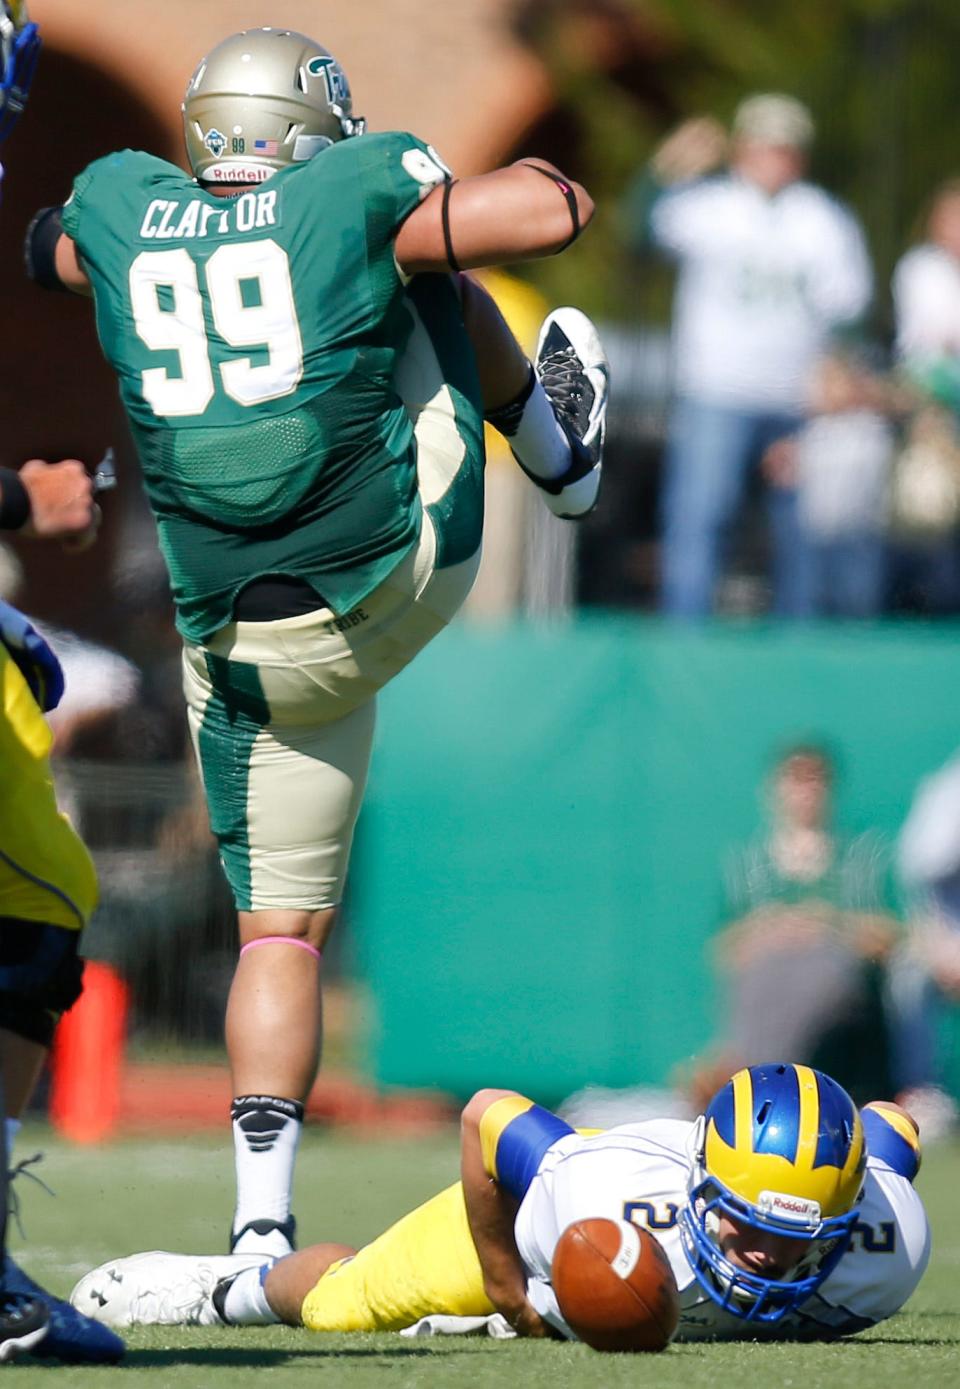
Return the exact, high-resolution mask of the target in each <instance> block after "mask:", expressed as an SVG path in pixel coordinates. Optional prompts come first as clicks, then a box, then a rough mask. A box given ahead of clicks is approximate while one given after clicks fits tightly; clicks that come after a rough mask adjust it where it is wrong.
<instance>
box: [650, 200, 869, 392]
mask: <svg viewBox="0 0 960 1389" xmlns="http://www.w3.org/2000/svg"><path fill="white" fill-rule="evenodd" d="M650 224H651V230H652V232H653V236H654V240H655V241H656V242H657V244H658V245H659V246H660V247H661V249H662V250H664V251H665V252H666V253H667V254H668V255H670V256H671V257H672V258H673V259H675V260H676V261H677V263H678V266H679V271H680V273H679V278H678V281H677V290H676V298H675V303H674V311H673V348H674V358H675V373H676V383H675V384H676V389H677V391H678V392H679V393H680V394H681V395H685V396H690V397H691V398H692V399H695V400H702V401H708V402H710V403H713V404H718V405H727V406H731V407H737V408H745V409H771V410H776V409H779V410H786V411H796V412H799V411H801V410H802V409H803V408H804V407H805V405H806V403H807V396H808V392H809V387H810V377H811V373H812V370H813V367H814V365H815V364H816V362H817V360H818V358H819V357H820V356H821V354H822V353H823V351H824V349H825V348H826V346H827V342H828V340H829V337H830V334H831V333H832V332H833V330H834V329H835V328H836V327H838V326H839V325H841V324H844V323H849V322H851V321H853V320H855V319H857V318H859V317H861V315H862V314H863V313H864V312H865V311H866V309H867V307H868V306H869V303H870V298H871V294H872V280H873V276H872V270H871V266H870V259H869V255H868V253H867V249H866V243H865V241H864V238H863V233H862V232H861V230H860V227H859V224H858V223H857V222H856V221H855V220H854V218H853V217H852V216H851V214H850V213H849V212H848V211H847V210H846V208H844V207H842V206H841V205H840V204H839V203H838V202H836V201H835V200H834V199H833V198H831V197H830V196H829V194H827V193H825V192H824V191H823V189H821V188H818V187H816V186H815V185H814V184H810V183H802V182H801V183H792V184H790V185H789V186H788V187H786V188H784V189H783V190H782V191H781V192H780V193H778V194H777V195H776V196H775V197H768V196H767V195H766V194H765V193H763V192H762V191H761V190H760V189H759V188H758V187H756V185H754V184H752V183H749V182H748V181H747V180H746V179H743V178H738V177H736V176H735V175H732V174H730V175H725V176H722V177H716V178H705V179H700V180H697V181H696V182H693V183H688V184H681V185H677V186H676V187H674V188H671V189H668V190H667V191H666V192H665V193H664V194H663V195H662V196H661V197H660V198H659V199H658V201H657V202H656V203H655V204H654V207H653V210H652V213H651V218H650Z"/></svg>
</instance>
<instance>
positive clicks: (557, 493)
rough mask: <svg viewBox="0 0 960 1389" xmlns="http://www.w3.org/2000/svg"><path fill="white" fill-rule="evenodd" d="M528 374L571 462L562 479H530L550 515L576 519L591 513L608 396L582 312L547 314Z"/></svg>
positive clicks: (596, 342) (600, 357) (603, 366)
mask: <svg viewBox="0 0 960 1389" xmlns="http://www.w3.org/2000/svg"><path fill="white" fill-rule="evenodd" d="M534 370H535V371H536V373H537V376H538V377H539V379H540V384H541V385H542V386H543V389H544V391H545V392H546V394H547V397H548V399H549V401H550V404H551V405H552V406H553V410H554V414H555V415H556V417H557V419H558V420H559V422H560V425H561V427H562V429H563V432H564V433H565V434H566V436H567V439H568V441H569V443H570V452H571V455H572V461H571V465H570V467H569V469H568V470H567V472H566V473H564V474H563V476H562V477H558V478H554V479H552V480H550V481H546V480H545V479H543V478H539V477H535V478H534V479H533V481H534V482H535V483H536V484H537V486H538V487H539V488H540V489H541V491H542V492H543V494H544V501H545V502H546V504H547V506H548V507H549V508H550V510H551V511H552V512H553V513H554V514H555V515H556V516H562V517H563V518H564V519H565V520H574V519H579V518H580V517H581V516H586V515H587V513H588V512H590V511H592V510H593V508H594V507H595V506H596V504H597V498H598V496H599V494H600V476H601V472H602V469H603V439H604V433H605V429H606V420H607V398H608V396H609V394H610V367H609V364H608V362H607V356H606V353H605V352H604V350H603V346H602V344H601V342H600V338H599V336H598V334H597V330H596V328H595V327H594V325H593V324H592V323H591V321H590V319H589V318H587V315H586V314H585V313H581V312H580V310H579V309H573V308H563V309H554V311H553V313H551V314H548V315H547V317H546V318H545V319H544V321H543V326H542V327H541V329H540V338H539V341H538V343H537V355H536V360H535V362H534ZM521 466H522V465H521ZM524 471H525V472H527V470H526V469H524ZM528 476H530V474H529V473H528Z"/></svg>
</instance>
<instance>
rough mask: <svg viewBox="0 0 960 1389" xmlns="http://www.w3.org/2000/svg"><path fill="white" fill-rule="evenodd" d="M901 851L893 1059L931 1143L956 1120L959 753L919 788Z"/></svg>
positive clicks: (902, 1091) (904, 1098) (900, 1085)
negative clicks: (953, 1008) (953, 1013)
mask: <svg viewBox="0 0 960 1389" xmlns="http://www.w3.org/2000/svg"><path fill="white" fill-rule="evenodd" d="M897 849H898V867H899V870H900V876H901V878H902V880H903V884H904V887H905V889H906V891H907V895H908V898H909V900H910V902H911V904H912V910H911V913H910V930H909V933H908V935H907V936H906V938H905V940H904V941H903V943H902V945H901V946H900V948H899V949H898V950H897V951H896V952H895V954H894V956H893V960H892V962H891V967H890V983H889V993H890V1016H891V1028H892V1041H893V1053H892V1057H891V1062H892V1069H893V1079H894V1083H895V1085H896V1086H897V1090H898V1096H899V1098H900V1102H901V1103H904V1104H909V1105H910V1106H911V1113H914V1112H915V1113H916V1118H917V1122H918V1123H919V1124H920V1127H921V1132H922V1134H923V1137H924V1139H926V1140H929V1139H931V1138H936V1137H939V1136H941V1135H942V1134H943V1133H944V1132H946V1131H948V1130H949V1129H950V1128H952V1127H953V1126H954V1125H955V1124H956V1121H957V1107H956V1104H955V1103H954V1101H953V1100H952V1099H951V1097H950V1096H949V1095H948V1094H947V1093H946V1091H945V1090H944V1088H943V1080H944V1075H943V1056H942V1054H941V1046H940V1031H941V1026H942V1023H943V1020H944V1015H945V1013H946V1010H947V1008H948V1007H949V1006H950V1005H951V1004H952V1005H956V1003H957V1002H958V1001H960V755H955V756H954V757H953V758H951V760H950V761H949V762H947V763H946V765H945V766H943V767H941V768H940V770H939V771H938V772H935V773H934V775H933V776H930V777H927V778H926V779H925V780H924V781H922V782H921V783H920V786H919V787H918V789H917V792H916V794H915V796H914V798H913V803H912V805H911V807H910V811H909V813H908V815H907V819H906V821H905V823H904V826H903V829H902V831H901V833H900V839H899V843H898V846H897Z"/></svg>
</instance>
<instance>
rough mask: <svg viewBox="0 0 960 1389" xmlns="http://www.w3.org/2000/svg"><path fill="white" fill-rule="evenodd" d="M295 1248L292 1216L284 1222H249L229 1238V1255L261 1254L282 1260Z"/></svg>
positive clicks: (295, 1239)
mask: <svg viewBox="0 0 960 1389" xmlns="http://www.w3.org/2000/svg"><path fill="white" fill-rule="evenodd" d="M296 1247H297V1222H296V1220H295V1219H294V1218H293V1216H292V1215H288V1216H287V1218H286V1220H283V1221H281V1220H250V1221H248V1222H247V1224H246V1225H244V1227H243V1229H242V1230H237V1231H235V1232H234V1233H232V1234H231V1236H230V1253H231V1254H263V1255H265V1256H266V1255H269V1256H270V1257H271V1258H274V1259H282V1258H283V1256H284V1255H285V1254H292V1253H293V1251H294V1250H295V1249H296Z"/></svg>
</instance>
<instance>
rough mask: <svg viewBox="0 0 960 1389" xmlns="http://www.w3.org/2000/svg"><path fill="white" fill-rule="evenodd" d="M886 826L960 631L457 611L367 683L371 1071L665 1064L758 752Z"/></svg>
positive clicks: (363, 933) (363, 855)
mask: <svg viewBox="0 0 960 1389" xmlns="http://www.w3.org/2000/svg"><path fill="white" fill-rule="evenodd" d="M798 737H823V738H827V739H829V741H830V742H831V744H832V745H833V746H835V747H836V748H837V749H838V750H839V751H840V753H841V757H842V774H841V782H840V786H839V793H838V811H839V814H838V818H839V819H840V821H841V822H842V823H843V824H844V825H846V826H848V827H850V828H852V829H862V828H866V827H867V826H869V825H874V826H878V827H879V828H880V829H881V830H883V831H886V832H887V833H889V834H891V835H892V834H893V833H895V831H896V829H897V827H898V825H899V824H900V823H901V821H902V818H903V815H904V814H905V812H906V809H907V806H908V804H909V801H910V796H911V793H912V790H913V788H914V786H915V784H916V782H917V780H918V778H919V777H921V776H922V775H924V774H926V773H928V772H930V771H932V770H933V769H934V768H935V767H937V766H938V764H939V763H940V762H942V761H943V760H944V759H945V758H946V757H947V756H948V755H949V754H950V753H951V752H953V750H954V748H955V747H956V746H957V745H958V744H960V633H958V632H956V631H950V630H948V629H944V628H924V627H917V626H912V625H911V626H903V627H900V626H890V627H878V628H864V627H856V626H852V627H848V626H832V627H829V628H808V629H793V630H791V629H790V628H787V627H782V626H780V627H766V626H749V627H742V628H741V627H737V626H729V627H727V626H716V627H711V628H708V629H704V630H691V631H678V630H676V629H670V628H666V627H664V626H661V625H660V624H658V623H657V622H655V621H649V620H648V621H643V620H631V619H627V618H610V619H602V618H601V619H592V620H589V619H580V620H579V621H577V622H576V623H571V624H569V625H566V624H560V625H557V626H555V627H549V628H536V627H528V626H511V627H507V628H499V629H495V630H493V629H491V630H487V629H483V628H477V627H472V626H469V625H467V624H465V623H461V624H458V625H457V626H455V627H454V628H453V629H452V630H450V631H448V632H446V633H445V634H444V635H443V636H442V637H440V638H439V639H438V640H437V641H436V642H435V643H434V644H433V646H432V647H431V648H429V649H428V650H427V651H426V652H425V653H424V654H423V655H422V656H421V657H419V658H418V660H417V661H416V662H415V663H414V665H413V666H412V667H411V668H410V669H409V670H408V671H406V672H405V673H404V674H403V675H402V676H401V677H400V678H399V679H398V680H397V681H396V682H395V684H394V685H393V686H392V687H391V688H390V689H389V690H388V691H387V692H386V693H385V694H384V696H383V697H382V701H381V711H380V723H379V729H378V736H377V745H376V750H375V754H374V763H373V770H372V774H371V781H370V788H369V792H368V800H367V805H366V808H365V811H364V816H363V821H362V829H361V835H360V842H359V845H358V853H357V857H356V860H355V863H354V871H353V898H354V924H355V927H356V932H357V942H358V944H357V948H358V951H359V958H360V965H361V969H362V971H363V973H364V975H365V977H366V978H367V979H368V980H369V982H370V985H371V987H372V991H373V994H374V996H375V998H376V1000H377V1010H378V1023H377V1028H376V1032H375V1035H374V1036H373V1038H372V1047H373V1057H372V1068H373V1070H374V1073H375V1074H376V1076H377V1078H378V1079H379V1080H380V1081H381V1082H383V1083H385V1084H399V1085H417V1086H439V1087H442V1088H444V1089H447V1090H450V1091H452V1092H454V1093H455V1094H458V1095H463V1094H467V1093H469V1092H470V1091H471V1090H472V1089H474V1088H475V1087H477V1086H480V1085H504V1086H515V1087H517V1088H519V1089H522V1090H528V1091H533V1092H534V1093H536V1094H537V1096H538V1097H539V1098H541V1099H544V1100H547V1101H550V1100H556V1099H558V1098H560V1097H561V1096H563V1095H565V1094H567V1093H569V1092H570V1091H571V1090H573V1089H574V1088H576V1087H578V1086H580V1085H583V1084H586V1083H598V1084H605V1085H630V1084H637V1083H643V1082H648V1083H659V1082H662V1081H664V1080H665V1079H666V1078H667V1077H668V1076H669V1074H670V1071H671V1069H672V1067H673V1066H674V1065H675V1064H676V1063H677V1062H681V1061H683V1060H684V1059H685V1058H688V1057H689V1056H691V1055H692V1054H693V1053H694V1052H695V1051H696V1050H697V1049H698V1048H700V1047H701V1046H702V1045H703V1044H704V1043H705V1042H707V1041H708V1040H709V1038H710V1036H711V1033H712V1028H713V998H712V990H711V982H710V976H709V971H708V969H707V967H706V965H705V962H704V957H703V944H704V941H705V939H706V937H707V936H708V935H709V934H710V932H711V931H712V930H713V929H714V927H715V925H716V924H717V921H718V914H719V911H720V904H721V867H720V866H721V863H722V860H723V857H724V855H725V852H726V850H727V849H728V847H729V846H730V845H731V843H732V842H734V841H735V840H737V839H740V838H742V837H744V836H745V835H747V834H749V833H751V832H752V831H753V830H754V829H755V827H756V825H757V822H758V816H759V812H760V806H759V799H758V785H759V782H760V780H761V778H762V776H763V773H764V771H765V769H766V767H767V765H768V763H769V760H770V757H771V754H772V753H773V752H774V751H775V750H776V749H777V748H778V747H780V746H781V745H782V744H783V743H785V742H787V741H793V740H794V739H796V738H798Z"/></svg>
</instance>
